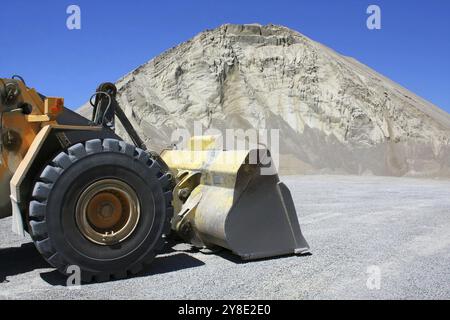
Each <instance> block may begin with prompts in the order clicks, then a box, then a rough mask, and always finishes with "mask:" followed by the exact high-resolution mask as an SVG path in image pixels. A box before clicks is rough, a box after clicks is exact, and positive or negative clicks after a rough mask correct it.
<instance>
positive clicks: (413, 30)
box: [0, 0, 450, 112]
mask: <svg viewBox="0 0 450 320" xmlns="http://www.w3.org/2000/svg"><path fill="white" fill-rule="evenodd" d="M71 4H76V5H79V6H80V8H81V21H82V28H81V30H72V31H71V30H68V29H67V28H66V19H67V17H68V15H67V14H66V9H67V7H68V6H69V5H71ZM370 4H377V5H379V6H380V7H381V10H382V29H381V30H376V31H370V30H368V29H367V28H366V19H367V17H368V15H367V14H366V9H367V7H368V6H369V5H370ZM254 22H258V23H261V24H267V23H274V24H281V25H285V26H287V27H290V28H292V29H295V30H297V31H299V32H301V33H303V34H305V35H307V36H309V37H310V38H312V39H314V40H316V41H319V42H321V43H323V44H325V45H327V46H329V47H331V48H333V49H335V50H336V51H338V52H340V53H342V54H345V55H348V56H352V57H354V58H356V59H358V60H359V61H361V62H363V63H364V64H367V65H368V66H370V67H372V68H373V69H375V70H377V71H378V72H380V73H382V74H384V75H386V76H387V77H389V78H391V79H392V80H394V81H396V82H398V83H400V84H401V85H403V86H405V87H406V88H408V89H409V90H411V91H413V92H415V93H417V94H418V95H420V96H422V97H423V98H425V99H427V100H429V101H431V102H433V103H434V104H436V105H437V106H439V107H441V108H442V109H444V110H446V111H447V112H450V1H448V0H428V1H424V0H395V1H392V0H391V1H388V0H383V1H381V0H378V1H377V0H371V1H366V0H339V1H336V0H328V1H326V0H315V1H306V0H305V1H302V0H292V1H288V0H277V1H263V0H260V1H254V0H251V1H245V0H240V1H234V0H226V1H225V0H224V1H206V0H191V1H190V0H183V1H144V0H141V1H139V0H128V1H106V0H91V1H87V0H72V1H65V0H40V1H31V0H28V1H25V0H15V1H2V3H1V6H0V76H1V77H10V76H11V75H13V74H20V75H22V76H23V77H24V78H25V79H26V80H27V84H28V85H30V86H33V87H35V88H38V89H39V90H40V91H42V93H44V94H46V95H50V96H63V97H65V98H66V105H68V106H70V107H74V108H76V107H78V106H80V105H82V104H83V103H84V102H85V101H87V100H88V97H89V96H90V95H91V93H92V92H93V91H94V90H95V88H96V86H97V85H98V84H99V83H100V82H104V81H115V80H117V79H118V78H120V77H121V76H123V75H124V74H126V73H128V72H129V71H131V70H133V69H134V68H136V67H138V66H139V65H141V64H143V63H145V62H146V61H148V60H150V59H151V58H153V57H155V56H156V55H158V54H160V53H161V52H163V51H165V50H167V49H169V48H171V47H173V46H175V45H177V44H178V43H180V42H182V41H186V40H188V39H189V38H191V37H192V36H194V35H196V34H197V33H199V32H201V31H203V30H205V29H212V28H215V27H217V26H219V25H221V24H224V23H254Z"/></svg>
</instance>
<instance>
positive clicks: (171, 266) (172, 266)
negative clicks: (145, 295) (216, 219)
mask: <svg viewBox="0 0 450 320" xmlns="http://www.w3.org/2000/svg"><path fill="white" fill-rule="evenodd" d="M204 264H205V263H203V262H202V261H200V260H198V259H195V258H194V257H191V256H190V255H188V254H185V253H175V254H172V255H169V256H159V257H158V256H157V257H156V258H155V260H154V261H153V262H152V264H151V265H150V266H149V267H148V268H147V270H145V271H143V272H141V273H139V274H137V275H135V276H132V277H129V278H127V279H134V278H142V277H149V276H152V275H157V274H164V273H169V272H174V271H178V270H183V269H189V268H195V267H200V266H203V265H204ZM41 278H42V279H43V280H44V281H46V282H47V283H49V284H51V285H53V286H63V287H65V286H66V279H67V278H66V277H65V276H63V275H62V274H61V273H59V272H58V271H57V270H54V271H51V272H44V273H41ZM121 280H122V279H118V280H114V279H113V280H110V281H108V282H116V281H121ZM95 284H96V283H91V284H85V285H95Z"/></svg>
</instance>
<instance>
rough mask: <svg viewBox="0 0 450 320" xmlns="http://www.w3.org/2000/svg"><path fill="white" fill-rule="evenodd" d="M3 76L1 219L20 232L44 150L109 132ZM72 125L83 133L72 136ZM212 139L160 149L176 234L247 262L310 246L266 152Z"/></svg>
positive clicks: (44, 157)
mask: <svg viewBox="0 0 450 320" xmlns="http://www.w3.org/2000/svg"><path fill="white" fill-rule="evenodd" d="M0 82H1V86H0V91H1V90H4V92H3V93H2V92H0V93H1V94H2V100H3V101H5V100H8V97H7V94H5V92H6V91H7V90H6V89H7V86H9V85H14V90H17V91H18V92H19V93H18V94H17V95H16V96H17V99H15V100H13V101H8V102H7V103H4V104H2V103H1V101H0V114H1V115H2V119H1V128H0V129H1V144H0V147H1V163H0V190H1V192H0V218H2V217H6V216H9V215H13V230H14V231H16V233H19V234H23V233H24V231H25V230H27V221H26V220H27V209H26V208H27V203H28V202H29V198H30V182H31V181H32V180H33V179H34V178H35V175H37V174H38V169H40V168H42V167H43V166H44V164H45V162H46V161H48V157H49V155H51V154H53V153H54V152H56V151H58V150H61V149H64V148H67V147H69V146H70V145H73V143H75V142H77V141H78V142H79V141H87V140H89V139H99V138H101V137H103V138H104V137H111V135H114V132H113V131H111V130H109V129H108V130H106V129H105V128H104V126H101V125H100V126H99V125H97V126H96V125H92V123H90V122H89V121H87V120H86V119H84V118H82V117H81V116H79V115H76V114H74V113H73V112H72V111H70V110H68V109H66V108H64V107H63V99H62V98H47V97H43V96H42V95H39V94H38V93H37V92H36V91H35V90H34V89H30V88H28V87H26V86H25V84H24V83H23V81H19V80H14V79H0ZM2 88H3V89H2ZM9 89H11V88H9ZM25 111H26V112H25ZM80 118H82V119H80ZM61 119H65V120H64V121H62V120H61ZM68 119H69V120H68ZM74 119H75V120H74ZM76 131H79V133H78V134H80V135H81V137H77V136H76V134H75V135H74V137H72V136H71V135H72V133H73V132H76ZM132 132H134V131H132ZM102 135H103V136H102ZM68 136H70V137H69V138H70V139H69V138H68ZM116 137H117V136H116ZM117 138H118V137H117ZM134 138H135V141H138V142H139V141H140V140H139V139H138V137H136V136H135V137H134ZM217 138H218V137H214V136H202V137H193V138H192V139H191V140H190V142H189V145H188V148H187V149H185V150H165V151H163V152H162V154H161V155H160V158H161V159H162V161H163V163H164V164H165V165H167V167H168V168H169V170H170V171H171V173H172V176H173V177H175V180H174V184H173V185H174V186H173V203H172V204H173V207H174V217H173V219H172V230H173V232H175V233H176V234H178V235H179V236H180V237H181V238H183V239H185V240H186V241H188V242H190V243H192V244H193V245H195V246H197V247H207V248H214V247H223V248H226V249H229V250H230V251H232V252H233V253H235V254H236V255H238V256H240V257H241V258H243V259H246V260H249V259H259V258H265V257H272V256H279V255H285V254H303V253H306V252H308V251H309V246H308V243H307V242H306V240H305V239H304V237H303V235H302V232H301V230H300V225H299V222H298V217H297V214H296V210H295V206H294V203H293V200H292V197H291V194H290V192H289V190H288V188H287V187H286V186H285V185H284V184H283V183H282V182H280V180H279V177H278V174H277V172H276V170H275V167H274V165H273V163H272V159H271V156H270V152H269V151H268V150H266V149H264V148H255V149H250V150H228V151H227V150H222V149H221V148H220V147H219V146H220V144H219V143H217V141H218V140H217ZM141 151H142V150H141ZM156 157H157V156H156Z"/></svg>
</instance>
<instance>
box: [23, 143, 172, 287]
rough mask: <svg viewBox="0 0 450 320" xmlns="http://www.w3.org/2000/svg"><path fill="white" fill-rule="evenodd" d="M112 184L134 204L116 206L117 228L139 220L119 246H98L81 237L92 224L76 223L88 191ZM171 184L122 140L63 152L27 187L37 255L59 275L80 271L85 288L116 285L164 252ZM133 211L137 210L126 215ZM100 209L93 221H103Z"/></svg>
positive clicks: (151, 162)
mask: <svg viewBox="0 0 450 320" xmlns="http://www.w3.org/2000/svg"><path fill="white" fill-rule="evenodd" d="M111 179H114V181H119V183H122V184H123V183H125V184H126V185H127V186H128V187H127V188H128V189H127V190H131V191H130V193H131V194H133V195H134V196H136V198H134V199H138V200H137V201H138V203H136V204H134V203H133V201H132V200H130V201H129V202H130V203H128V202H127V201H128V200H129V199H128V198H125V200H126V203H125V204H123V203H122V204H121V205H120V208H122V211H120V212H121V213H120V214H121V215H120V217H121V218H120V219H121V220H120V221H122V220H123V221H125V222H123V224H124V225H125V224H126V225H129V223H128V222H126V221H131V220H130V219H131V218H129V217H131V216H132V214H131V213H134V215H133V217H136V216H138V218H137V220H136V221H134V220H133V221H134V223H135V224H134V226H135V227H134V228H133V229H132V230H130V229H127V230H128V236H127V237H125V238H124V239H122V241H120V242H111V243H109V242H108V243H107V244H104V243H98V242H95V241H93V239H91V238H88V237H87V236H86V232H87V231H86V230H91V229H92V230H94V228H96V227H97V225H95V226H91V225H90V222H89V223H81V222H80V221H85V220H86V221H91V220H89V219H85V220H82V218H79V217H84V216H83V212H84V211H83V210H81V209H80V204H79V202H80V201H81V200H80V199H82V198H83V197H85V196H84V195H85V193H86V190H89V188H90V186H93V185H95V184H97V183H98V182H99V181H112V180H111ZM170 180H171V176H170V174H169V173H166V172H164V171H163V170H162V169H161V167H160V166H159V164H158V162H156V161H154V160H153V159H152V158H150V157H149V156H148V154H147V153H146V152H144V151H143V150H140V149H138V148H135V147H134V146H132V145H130V144H127V143H125V142H123V141H118V140H114V139H105V140H99V139H97V140H90V141H87V142H85V143H80V144H76V145H74V146H72V147H70V148H68V150H67V151H65V152H61V153H60V154H59V155H58V156H56V157H55V158H54V159H53V160H52V161H51V163H50V164H49V165H47V166H46V167H45V168H44V170H43V171H42V173H41V175H40V177H39V179H38V181H37V182H36V183H35V185H34V188H33V193H32V200H31V202H30V205H29V218H30V231H31V236H32V238H33V240H34V242H35V245H36V248H37V250H38V251H39V252H40V253H41V254H42V256H43V257H44V258H45V259H46V260H47V261H48V262H49V263H50V264H51V265H52V266H54V267H55V268H57V269H58V270H59V271H60V272H61V273H63V274H66V272H67V268H68V267H69V266H72V265H76V266H78V267H79V268H80V269H81V278H82V281H83V282H91V281H100V282H101V281H107V280H110V279H121V278H124V277H127V276H128V275H130V274H136V273H138V272H140V271H141V270H143V268H144V267H146V266H147V265H148V264H150V263H151V262H152V260H153V259H154V257H155V255H156V253H157V252H158V251H159V250H161V249H162V247H163V246H164V243H165V239H164V238H165V235H166V234H168V232H169V231H170V219H171V218H172V215H173V207H172V204H171V201H172V190H171V181H170ZM101 183H102V182H100V184H101ZM112 193H113V191H111V194H112ZM125 194H126V193H125ZM107 195H109V194H107ZM119 196H121V194H119V193H118V195H117V198H118V199H119V200H122V199H123V198H120V197H119ZM93 198H94V197H93ZM93 198H92V199H93ZM83 199H84V198H83ZM130 199H133V198H132V197H130ZM92 201H94V200H92ZM90 203H91V202H89V204H90ZM96 203H97V202H96ZM101 205H102V206H104V205H105V204H104V203H103V202H102V204H101ZM133 205H135V207H133V208H138V209H139V211H136V210H134V211H133V210H131V209H130V208H132V206H133ZM118 207H119V205H118ZM125 207H126V208H127V209H129V210H128V211H126V210H125V209H123V208H125ZM83 208H85V207H83ZM103 209H104V207H101V208H100V209H98V208H97V211H95V210H94V214H95V213H96V212H100V213H101V214H103V211H102V210H103ZM109 209H110V208H109ZM109 209H108V210H109ZM85 211H86V212H88V210H87V209H86V210H85ZM109 211H111V212H114V214H115V212H116V211H115V209H114V210H113V209H111V210H109ZM109 211H105V212H109ZM80 212H81V214H80ZM89 212H92V210H91V211H89ZM122 212H126V213H127V214H128V216H125V214H123V215H124V217H125V218H123V217H122ZM135 212H138V213H139V215H137V214H135ZM86 215H87V213H86ZM102 217H103V216H102ZM127 217H128V218H127ZM109 218H111V216H108V219H109ZM127 219H128V220H127ZM119 227H120V226H119ZM102 228H103V227H102ZM95 230H97V229H95ZM102 230H103V229H102ZM124 230H125V229H124ZM98 232H99V233H101V232H104V231H98ZM105 234H106V235H107V234H108V232H107V231H105ZM106 237H107V236H105V238H106ZM108 239H109V238H108ZM103 241H106V240H103ZM108 241H109V240H108ZM114 241H115V240H114Z"/></svg>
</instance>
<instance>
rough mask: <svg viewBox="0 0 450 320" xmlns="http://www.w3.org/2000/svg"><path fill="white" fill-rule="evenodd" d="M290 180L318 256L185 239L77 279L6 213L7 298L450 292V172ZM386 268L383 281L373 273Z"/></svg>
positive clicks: (1, 270)
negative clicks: (144, 263) (105, 277)
mask: <svg viewBox="0 0 450 320" xmlns="http://www.w3.org/2000/svg"><path fill="white" fill-rule="evenodd" d="M283 180H284V181H285V182H286V183H287V185H288V186H289V187H290V188H291V191H292V194H293V197H294V201H295V204H296V207H297V210H298V213H299V217H300V223H301V227H302V230H303V233H304V235H305V237H306V238H307V240H308V242H309V243H310V245H311V248H312V255H310V256H302V257H297V256H291V257H284V258H279V259H269V260H262V261H256V262H247V263H242V262H241V261H239V260H238V259H236V258H234V257H233V256H232V255H230V254H228V253H227V252H223V253H221V254H220V255H205V254H202V253H198V252H193V251H192V250H190V247H189V246H188V245H184V244H179V245H176V246H174V247H172V248H168V249H167V252H166V253H164V254H163V255H161V256H159V257H158V258H157V259H156V260H155V262H154V264H153V266H152V267H151V268H150V269H149V270H148V271H147V272H146V273H145V274H141V275H139V276H137V277H135V278H132V279H127V280H121V281H114V282H109V283H101V284H90V285H85V286H82V288H79V289H73V288H72V289H70V288H68V287H65V280H64V278H63V277H61V276H60V275H59V274H58V273H57V272H56V271H54V270H53V269H51V268H48V266H47V265H46V263H45V261H43V260H42V259H41V257H40V256H39V254H38V253H37V252H36V250H35V249H34V247H33V244H32V243H30V241H29V239H25V240H21V239H19V238H18V237H17V236H15V235H14V234H12V232H10V225H11V220H10V218H7V219H4V220H2V221H0V234H1V235H2V236H1V239H0V298H3V299H450V281H449V279H450V181H448V180H421V179H409V178H386V177H348V176H345V177H343V176H290V177H284V179H283ZM373 270H374V272H375V273H371V272H372V271H373ZM368 271H371V272H369V273H368ZM377 271H379V272H380V273H379V274H380V276H381V277H380V282H379V284H380V286H379V288H376V287H377V286H376V281H375V282H371V281H370V279H372V276H373V275H376V272H377ZM368 280H369V284H370V283H371V284H375V287H373V286H367V282H368Z"/></svg>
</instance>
